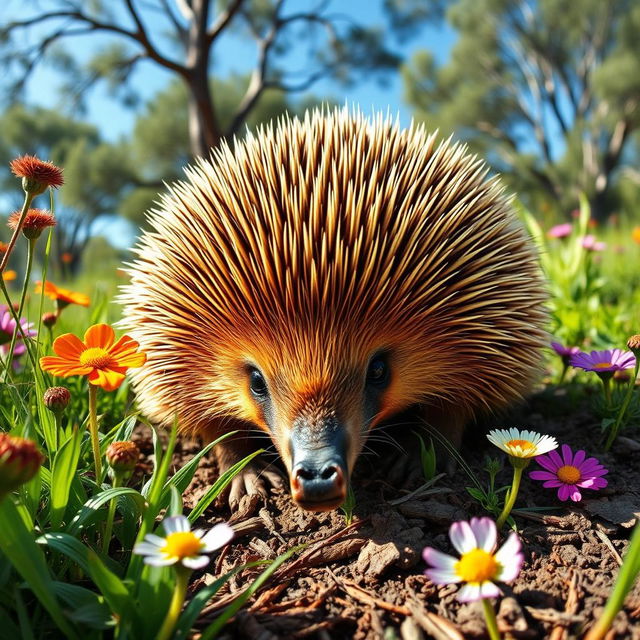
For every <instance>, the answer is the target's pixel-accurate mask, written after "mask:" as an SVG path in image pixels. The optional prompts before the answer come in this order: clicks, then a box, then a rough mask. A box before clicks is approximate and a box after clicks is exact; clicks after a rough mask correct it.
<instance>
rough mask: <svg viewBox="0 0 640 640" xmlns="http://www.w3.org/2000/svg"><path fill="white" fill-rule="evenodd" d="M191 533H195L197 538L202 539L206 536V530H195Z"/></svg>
mask: <svg viewBox="0 0 640 640" xmlns="http://www.w3.org/2000/svg"><path fill="white" fill-rule="evenodd" d="M191 533H193V535H194V536H195V537H196V538H202V536H203V535H204V529H194V530H193V531H192V532H191Z"/></svg>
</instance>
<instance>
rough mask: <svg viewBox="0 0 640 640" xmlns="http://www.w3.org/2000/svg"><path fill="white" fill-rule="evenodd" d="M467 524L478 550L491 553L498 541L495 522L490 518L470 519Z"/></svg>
mask: <svg viewBox="0 0 640 640" xmlns="http://www.w3.org/2000/svg"><path fill="white" fill-rule="evenodd" d="M469 524H470V525H471V530H472V531H473V535H474V536H475V538H476V543H477V545H478V548H480V549H484V550H485V551H487V552H488V553H492V552H493V550H494V549H495V548H496V542H497V539H498V532H497V531H496V525H495V522H494V521H493V520H492V519H491V518H471V522H470V523H469Z"/></svg>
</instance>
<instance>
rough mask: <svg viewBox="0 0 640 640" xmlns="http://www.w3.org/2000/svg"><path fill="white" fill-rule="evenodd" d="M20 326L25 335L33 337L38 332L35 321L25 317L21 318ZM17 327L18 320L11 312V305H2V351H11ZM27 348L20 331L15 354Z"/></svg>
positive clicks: (0, 320) (0, 318)
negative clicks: (34, 328)
mask: <svg viewBox="0 0 640 640" xmlns="http://www.w3.org/2000/svg"><path fill="white" fill-rule="evenodd" d="M20 326H21V327H22V330H23V331H24V333H25V335H27V336H30V337H33V336H35V335H36V332H35V331H34V330H33V323H31V322H27V320H25V319H24V318H21V319H20ZM15 328H16V321H15V320H14V319H13V317H12V315H11V313H10V312H9V307H7V305H6V304H2V305H0V350H1V351H2V353H4V354H7V353H9V346H10V344H11V338H12V337H13V332H14V331H15ZM26 350H27V348H26V346H25V345H24V343H23V342H22V341H21V340H20V333H18V341H17V342H16V346H15V349H14V350H13V355H14V356H19V355H20V354H22V353H24V352H25V351H26Z"/></svg>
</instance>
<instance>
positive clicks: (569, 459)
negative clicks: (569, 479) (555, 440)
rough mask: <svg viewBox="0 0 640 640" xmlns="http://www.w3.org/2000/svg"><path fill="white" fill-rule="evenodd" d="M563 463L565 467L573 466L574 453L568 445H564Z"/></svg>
mask: <svg viewBox="0 0 640 640" xmlns="http://www.w3.org/2000/svg"><path fill="white" fill-rule="evenodd" d="M562 461H563V462H564V464H565V465H573V453H572V451H571V447H570V446H569V445H568V444H563V445H562Z"/></svg>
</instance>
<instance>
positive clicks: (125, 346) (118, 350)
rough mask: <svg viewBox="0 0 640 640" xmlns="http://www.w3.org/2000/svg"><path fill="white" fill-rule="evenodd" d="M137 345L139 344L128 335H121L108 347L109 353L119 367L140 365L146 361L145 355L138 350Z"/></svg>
mask: <svg viewBox="0 0 640 640" xmlns="http://www.w3.org/2000/svg"><path fill="white" fill-rule="evenodd" d="M139 347H140V344H139V343H138V342H136V341H135V340H134V339H133V338H131V337H130V336H122V338H120V340H118V342H117V343H116V344H114V345H113V347H111V349H109V354H110V355H111V357H112V358H113V359H114V360H115V361H116V362H117V364H118V366H119V367H141V366H142V365H143V364H144V363H145V362H146V361H147V356H146V354H144V353H140V352H139V351H138V348H139Z"/></svg>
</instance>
